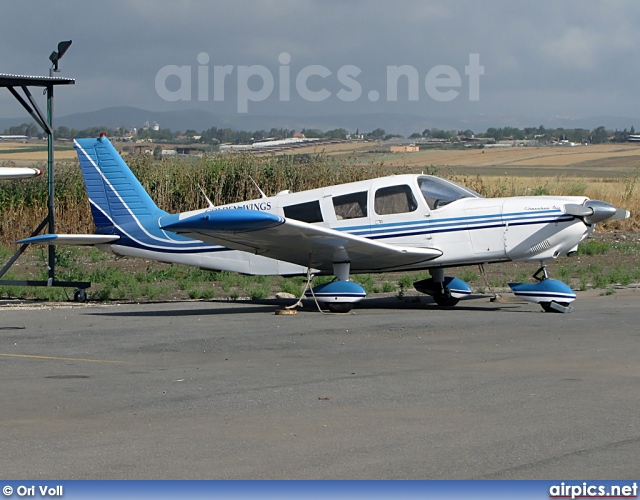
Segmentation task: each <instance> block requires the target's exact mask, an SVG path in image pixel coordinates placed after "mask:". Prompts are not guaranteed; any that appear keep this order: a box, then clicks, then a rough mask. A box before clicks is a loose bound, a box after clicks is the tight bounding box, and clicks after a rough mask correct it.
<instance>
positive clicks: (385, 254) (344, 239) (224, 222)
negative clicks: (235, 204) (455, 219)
mask: <svg viewBox="0 0 640 500" xmlns="http://www.w3.org/2000/svg"><path fill="white" fill-rule="evenodd" d="M160 224H161V227H162V229H166V230H169V231H173V232H176V233H178V234H182V235H185V236H188V237H190V238H195V239H198V240H202V241H207V242H210V243H215V244H217V245H224V246H226V247H228V248H233V249H234V250H241V251H244V252H250V253H254V254H256V255H263V256H265V257H270V258H272V259H277V260H283V261H286V262H291V263H293V264H298V265H300V266H305V267H312V268H315V269H320V270H322V271H330V272H332V271H333V264H335V263H341V262H350V263H351V272H358V271H360V270H367V271H383V270H392V269H395V268H399V267H403V266H408V265H413V264H419V263H421V262H426V261H429V260H431V259H435V258H436V257H440V256H441V255H442V252H441V251H440V250H437V249H434V248H417V247H404V246H396V245H389V244H386V243H380V242H378V241H374V240H370V239H367V238H363V237H361V236H355V235H352V234H349V233H346V232H341V231H336V230H334V229H329V228H326V227H322V226H318V225H313V224H308V223H306V222H300V221H297V220H294V219H285V218H283V217H279V216H277V215H273V214H270V213H266V212H259V211H255V210H215V211H207V212H202V213H199V214H197V215H192V216H189V217H185V218H183V219H180V218H179V216H175V215H174V216H168V217H163V218H162V219H161V220H160Z"/></svg>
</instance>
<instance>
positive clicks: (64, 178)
mask: <svg viewBox="0 0 640 500" xmlns="http://www.w3.org/2000/svg"><path fill="white" fill-rule="evenodd" d="M127 162H128V163H129V165H130V167H131V169H132V170H133V172H134V173H135V174H136V176H137V177H138V178H139V179H140V182H141V183H142V185H143V186H144V187H145V189H147V190H148V191H149V193H150V194H151V197H152V198H153V199H154V200H155V201H156V203H157V204H158V206H160V207H161V208H162V209H164V210H166V211H167V212H181V211H187V210H193V209H196V208H202V207H204V206H206V201H205V200H204V197H203V196H202V193H201V192H200V187H202V189H203V190H204V191H205V193H206V194H207V196H208V197H209V198H210V199H211V201H212V202H213V203H214V204H216V205H217V204H224V203H231V202H235V201H241V200H246V199H254V198H259V196H260V195H259V193H258V190H257V189H256V187H255V186H254V184H253V182H252V181H251V179H254V180H255V181H256V183H257V184H258V185H259V186H260V187H261V189H262V190H263V191H264V192H265V193H266V194H267V195H273V194H275V193H277V192H279V191H282V190H285V189H291V190H293V191H302V190H305V189H313V188H317V187H322V186H328V185H332V184H340V183H346V182H353V181H358V180H363V179H368V178H372V177H378V176H381V175H387V174H388V173H389V170H388V169H384V168H383V166H382V165H369V166H365V167H362V166H356V165H353V164H351V163H349V162H344V163H340V164H336V163H335V162H334V161H333V160H332V159H331V158H330V157H327V156H324V155H302V156H300V155H299V156H296V157H294V156H268V157H258V156H254V155H251V154H249V153H239V154H232V155H224V156H215V157H210V158H199V159H195V160H193V159H179V158H178V159H167V160H162V161H155V160H153V159H152V158H151V157H149V156H144V155H141V156H133V157H128V158H127ZM443 176H444V177H448V178H451V179H452V180H455V181H456V182H459V183H461V184H464V185H466V186H468V187H470V188H471V189H474V190H476V191H478V192H479V193H481V194H483V195H484V196H488V197H497V196H522V195H544V194H551V195H586V196H588V197H590V198H593V199H599V200H603V201H606V202H608V203H612V204H614V205H615V206H618V207H624V208H626V209H627V210H630V211H631V212H632V218H631V219H630V220H627V221H611V222H607V223H605V224H604V225H603V226H602V227H603V228H605V229H619V230H637V229H640V224H639V222H638V221H639V219H638V214H640V192H639V190H640V187H639V186H638V185H639V184H640V173H638V174H636V175H635V176H630V177H627V178H620V179H608V178H606V179H605V178H602V179H598V178H594V179H586V178H572V177H564V176H559V177H548V178H540V177H533V178H529V177H506V176H505V177H492V176H460V175H443ZM55 180H56V184H55V207H56V213H55V218H56V230H57V232H67V233H90V232H93V220H92V219H91V213H90V210H89V204H88V201H87V197H86V193H85V190H84V184H83V181H82V176H81V173H80V169H79V167H78V165H77V162H65V163H59V164H57V165H56V179H55ZM46 213H47V179H46V176H42V177H40V178H37V179H31V180H27V181H18V182H3V183H0V214H1V217H0V242H1V243H3V244H7V243H9V242H12V241H15V240H17V239H20V238H23V237H25V236H28V235H29V234H31V232H32V231H33V230H34V229H35V228H36V226H37V225H38V224H39V223H40V222H41V221H42V220H43V219H44V218H45V216H46Z"/></svg>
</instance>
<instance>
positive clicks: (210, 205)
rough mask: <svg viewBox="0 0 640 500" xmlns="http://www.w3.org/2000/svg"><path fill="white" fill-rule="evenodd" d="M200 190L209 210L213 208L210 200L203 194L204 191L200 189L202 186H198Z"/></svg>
mask: <svg viewBox="0 0 640 500" xmlns="http://www.w3.org/2000/svg"><path fill="white" fill-rule="evenodd" d="M198 187H199V188H200V192H201V193H202V196H204V199H205V200H207V203H208V204H209V208H215V205H214V204H213V203H211V200H210V199H209V198H208V197H207V195H206V193H205V192H204V189H202V186H198Z"/></svg>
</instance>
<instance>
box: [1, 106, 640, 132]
mask: <svg viewBox="0 0 640 500" xmlns="http://www.w3.org/2000/svg"><path fill="white" fill-rule="evenodd" d="M29 121H31V119H30V118H29V117H28V116H26V115H25V117H24V118H0V133H2V131H4V129H6V128H8V127H11V126H13V125H20V124H21V123H25V122H27V123H28V122H29ZM147 121H148V122H149V124H150V125H153V123H154V122H156V123H158V124H159V125H160V128H163V129H166V128H168V129H171V130H172V131H177V130H180V131H183V132H184V131H185V130H187V129H193V130H196V131H198V132H202V131H203V130H206V129H209V128H211V127H214V126H215V127H218V128H227V127H228V128H232V129H234V130H247V131H255V130H270V129H271V128H274V127H275V128H288V129H290V130H296V131H299V130H301V129H302V128H316V129H320V130H324V131H326V130H332V129H336V128H345V129H347V130H349V131H351V132H355V130H356V129H359V130H360V131H361V132H370V131H372V130H374V129H376V128H382V129H384V130H385V131H386V132H387V133H398V134H402V135H404V136H409V135H410V134H411V133H413V132H422V131H423V130H424V129H425V128H438V129H442V130H467V129H470V130H473V131H474V132H476V133H480V132H485V131H486V130H487V129H488V128H489V127H496V128H499V127H505V126H510V127H518V128H524V127H537V126H539V125H543V126H545V127H547V128H558V127H564V128H569V129H573V128H585V129H588V130H592V129H594V128H596V127H598V126H601V125H603V126H605V127H606V128H607V129H609V130H615V129H618V130H623V129H625V128H627V129H629V128H630V127H631V126H632V125H633V126H634V127H635V128H636V129H638V130H640V119H634V118H629V117H614V116H596V117H591V118H583V119H570V118H559V117H547V118H546V119H541V118H531V119H529V118H514V117H506V116H475V117H466V118H461V117H434V116H417V115H403V114H393V113H372V114H346V113H345V114H334V115H326V116H264V115H226V116H223V115H216V114H214V113H211V112H209V111H204V110H201V109H187V110H178V111H149V110H144V109H140V108H135V107H132V106H118V107H111V108H105V109H100V110H97V111H88V112H84V113H74V114H71V115H66V116H60V117H58V116H56V117H55V126H56V127H58V126H60V125H64V126H66V127H69V128H75V129H84V128H89V127H97V126H105V127H109V128H116V127H119V126H125V127H130V126H132V125H133V126H136V127H140V126H142V125H143V124H144V123H145V122H147Z"/></svg>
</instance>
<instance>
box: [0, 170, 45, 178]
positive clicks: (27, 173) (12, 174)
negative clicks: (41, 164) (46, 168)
mask: <svg viewBox="0 0 640 500" xmlns="http://www.w3.org/2000/svg"><path fill="white" fill-rule="evenodd" d="M39 175H42V170H40V169H39V168H30V167H0V179H1V180H16V179H30V178H32V177H38V176H39Z"/></svg>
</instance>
